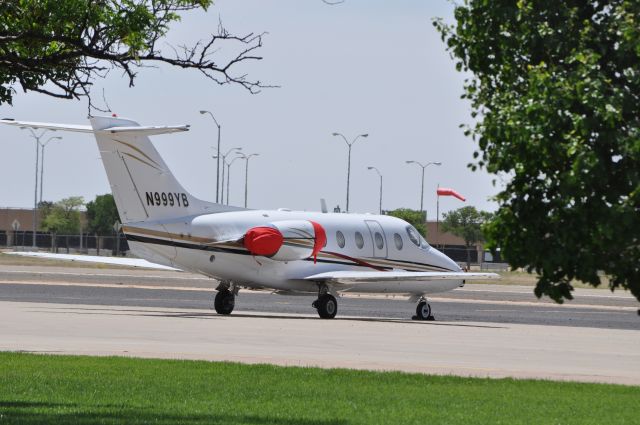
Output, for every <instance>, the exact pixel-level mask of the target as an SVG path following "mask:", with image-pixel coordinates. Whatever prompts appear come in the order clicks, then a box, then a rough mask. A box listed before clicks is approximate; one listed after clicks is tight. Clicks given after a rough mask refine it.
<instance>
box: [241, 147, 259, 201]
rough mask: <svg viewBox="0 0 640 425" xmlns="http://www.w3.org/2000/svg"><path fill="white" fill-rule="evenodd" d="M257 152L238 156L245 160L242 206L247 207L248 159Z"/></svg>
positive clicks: (256, 154) (257, 154)
mask: <svg viewBox="0 0 640 425" xmlns="http://www.w3.org/2000/svg"><path fill="white" fill-rule="evenodd" d="M259 155H260V154H259V153H252V154H250V155H245V154H242V155H241V156H240V158H242V159H244V161H245V166H244V207H245V208H247V194H248V187H249V160H250V159H251V157H252V156H259Z"/></svg>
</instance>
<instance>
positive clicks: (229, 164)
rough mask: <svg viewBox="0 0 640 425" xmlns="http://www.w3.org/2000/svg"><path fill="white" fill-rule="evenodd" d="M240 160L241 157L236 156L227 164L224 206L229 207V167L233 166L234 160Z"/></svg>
mask: <svg viewBox="0 0 640 425" xmlns="http://www.w3.org/2000/svg"><path fill="white" fill-rule="evenodd" d="M240 158H242V157H241V156H236V157H235V158H233V159H232V160H231V162H229V163H228V164H227V203H226V205H229V185H230V182H231V166H232V165H233V163H234V162H236V159H240Z"/></svg>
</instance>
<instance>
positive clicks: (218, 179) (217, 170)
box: [200, 110, 220, 204]
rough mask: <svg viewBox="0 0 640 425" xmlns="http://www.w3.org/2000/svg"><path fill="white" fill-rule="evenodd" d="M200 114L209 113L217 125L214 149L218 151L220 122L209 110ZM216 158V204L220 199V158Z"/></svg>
mask: <svg viewBox="0 0 640 425" xmlns="http://www.w3.org/2000/svg"><path fill="white" fill-rule="evenodd" d="M200 113H201V114H209V115H211V118H212V119H213V122H214V123H216V127H218V148H217V150H216V152H218V153H220V124H218V120H216V117H214V116H213V114H212V113H211V112H210V111H204V110H203V111H200ZM217 159H218V160H217V161H216V162H217V164H216V204H217V203H219V199H220V158H219V156H218V158H217Z"/></svg>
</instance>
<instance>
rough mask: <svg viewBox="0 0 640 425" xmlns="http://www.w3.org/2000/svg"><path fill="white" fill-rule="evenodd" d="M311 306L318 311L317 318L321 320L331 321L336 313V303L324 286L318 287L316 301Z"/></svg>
mask: <svg viewBox="0 0 640 425" xmlns="http://www.w3.org/2000/svg"><path fill="white" fill-rule="evenodd" d="M311 306H312V307H313V308H315V309H316V310H318V316H320V318H321V319H333V318H334V317H336V314H337V313H338V301H337V300H336V297H334V296H333V295H331V294H330V293H329V288H327V287H326V286H321V287H320V290H319V291H318V299H317V300H315V301H314V302H313V304H311Z"/></svg>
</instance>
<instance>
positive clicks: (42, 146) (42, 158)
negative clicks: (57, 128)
mask: <svg viewBox="0 0 640 425" xmlns="http://www.w3.org/2000/svg"><path fill="white" fill-rule="evenodd" d="M52 140H62V137H60V136H53V137H49V139H48V140H47V141H46V142H44V143H42V144H40V201H39V202H42V187H43V186H44V179H43V175H44V148H45V147H46V146H47V145H48V144H49V142H50V141H52Z"/></svg>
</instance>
